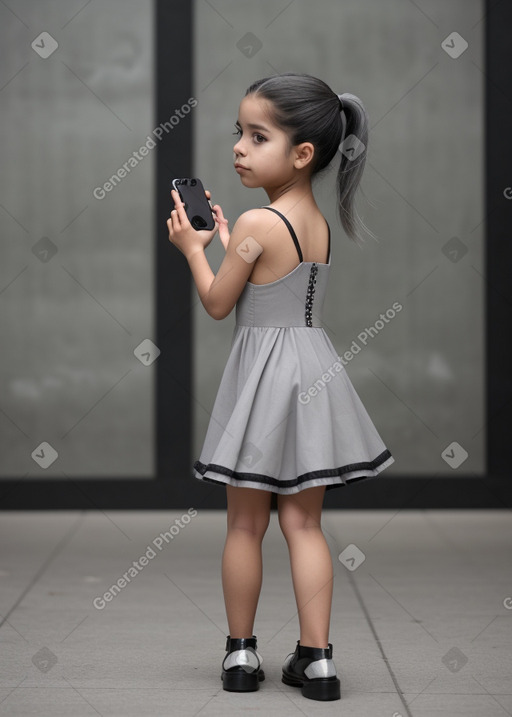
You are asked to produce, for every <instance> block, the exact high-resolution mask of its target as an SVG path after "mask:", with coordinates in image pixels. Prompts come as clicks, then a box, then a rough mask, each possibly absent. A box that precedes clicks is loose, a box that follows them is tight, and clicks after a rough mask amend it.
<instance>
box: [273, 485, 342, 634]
mask: <svg viewBox="0 0 512 717" xmlns="http://www.w3.org/2000/svg"><path fill="white" fill-rule="evenodd" d="M324 494H325V486H319V487H317V488H307V489H306V490H303V491H301V492H300V493H295V494H293V495H279V496H278V512H279V525H280V526H281V530H282V532H283V535H284V537H285V539H286V542H287V544H288V549H289V552H290V565H291V570H292V581H293V589H294V591H295V600H296V602H297V610H298V614H299V623H300V644H301V645H304V646H306V647H323V648H326V647H328V643H329V623H330V619H331V606H332V592H333V578H334V573H333V566H332V559H331V553H330V550H329V546H328V545H327V541H326V540H325V537H324V534H323V532H322V528H321V524H320V522H321V511H322V504H323V499H324Z"/></svg>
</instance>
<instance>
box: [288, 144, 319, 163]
mask: <svg viewBox="0 0 512 717" xmlns="http://www.w3.org/2000/svg"><path fill="white" fill-rule="evenodd" d="M294 149H295V161H294V163H293V165H294V167H296V168H297V169H303V168H304V167H305V166H306V165H308V164H309V163H310V162H311V160H312V159H313V156H314V154H315V147H314V145H313V144H312V143H311V142H302V143H301V144H298V145H297V146H296V147H295V148H294Z"/></svg>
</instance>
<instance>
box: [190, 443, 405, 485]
mask: <svg viewBox="0 0 512 717" xmlns="http://www.w3.org/2000/svg"><path fill="white" fill-rule="evenodd" d="M391 457H392V456H391V453H390V452H389V451H388V450H387V449H386V450H385V451H383V452H382V453H381V454H380V455H378V456H377V458H374V460H373V461H360V462H359V463H349V464H348V465H346V466H340V467H339V468H325V469H323V470H318V471H309V472H308V473H303V474H302V475H300V476H298V477H297V478H293V479H291V480H286V481H284V480H278V479H276V478H273V477H272V476H267V475H264V474H263V473H239V472H238V471H234V470H233V469H232V468H226V467H225V466H219V465H217V464H215V463H208V464H207V465H206V464H204V463H201V461H196V462H195V463H194V468H195V470H196V471H197V472H198V473H201V475H202V478H198V477H197V476H194V477H195V478H196V479H198V480H205V481H208V482H211V483H216V484H217V485H226V483H225V482H223V481H219V480H215V479H214V478H209V477H208V476H205V475H204V474H205V473H206V472H207V471H214V472H215V473H220V474H222V475H225V476H228V477H229V478H234V479H235V480H239V481H247V483H248V484H250V483H251V482H252V483H259V484H260V485H265V486H269V490H272V487H274V488H300V486H301V485H303V484H304V483H307V482H308V481H310V480H314V479H317V478H331V477H339V478H342V477H343V474H344V473H351V472H352V471H357V470H375V468H377V467H378V466H380V465H382V464H383V463H385V462H386V461H387V460H388V459H389V458H391ZM375 477H376V476H375V475H368V476H359V477H355V478H347V479H346V481H345V482H344V483H333V484H326V488H327V489H329V488H337V487H338V486H342V485H347V484H348V483H351V482H353V481H357V480H362V479H364V478H375ZM248 487H250V485H249V486H248Z"/></svg>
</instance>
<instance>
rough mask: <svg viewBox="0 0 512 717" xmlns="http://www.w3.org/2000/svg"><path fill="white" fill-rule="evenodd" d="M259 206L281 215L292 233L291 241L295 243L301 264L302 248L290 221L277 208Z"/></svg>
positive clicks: (302, 259)
mask: <svg viewBox="0 0 512 717" xmlns="http://www.w3.org/2000/svg"><path fill="white" fill-rule="evenodd" d="M261 208H262V209H269V210H270V211H271V212H275V213H276V214H277V215H278V216H280V217H281V219H282V220H283V222H284V223H285V224H286V226H287V227H288V229H289V230H290V234H291V235H292V239H293V243H294V244H295V248H296V249H297V252H298V254H299V260H300V262H301V264H302V262H303V261H304V258H303V256H302V249H301V248H300V244H299V240H298V239H297V235H296V234H295V231H294V229H293V227H292V225H291V224H290V222H289V221H288V219H287V218H286V217H285V216H284V214H281V212H279V211H278V210H277V209H274V207H261Z"/></svg>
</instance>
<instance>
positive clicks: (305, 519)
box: [278, 509, 321, 538]
mask: <svg viewBox="0 0 512 717" xmlns="http://www.w3.org/2000/svg"><path fill="white" fill-rule="evenodd" d="M278 520H279V527H280V528H281V532H282V533H283V535H284V536H285V538H287V537H289V536H291V535H293V534H295V533H297V532H298V531H305V530H318V529H320V528H321V526H320V521H319V520H316V519H315V518H314V517H313V516H311V515H310V514H309V513H306V512H303V511H299V510H286V509H283V510H280V511H279V514H278Z"/></svg>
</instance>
